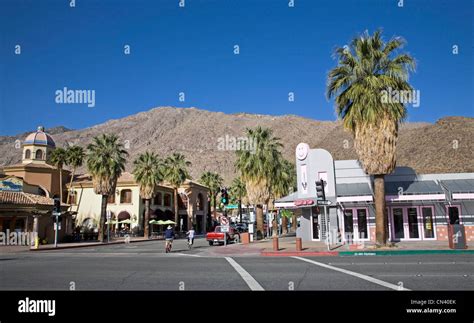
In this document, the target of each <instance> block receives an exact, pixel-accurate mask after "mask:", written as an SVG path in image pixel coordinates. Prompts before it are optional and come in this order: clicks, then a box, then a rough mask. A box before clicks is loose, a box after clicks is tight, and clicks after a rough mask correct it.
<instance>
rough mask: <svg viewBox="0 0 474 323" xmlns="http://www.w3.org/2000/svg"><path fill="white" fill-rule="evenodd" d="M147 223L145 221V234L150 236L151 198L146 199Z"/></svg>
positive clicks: (146, 236) (147, 236)
mask: <svg viewBox="0 0 474 323" xmlns="http://www.w3.org/2000/svg"><path fill="white" fill-rule="evenodd" d="M144 221H145V223H143V229H144V236H145V238H147V239H148V238H150V223H148V222H150V199H145V220H144Z"/></svg>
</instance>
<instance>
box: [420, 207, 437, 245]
mask: <svg viewBox="0 0 474 323" xmlns="http://www.w3.org/2000/svg"><path fill="white" fill-rule="evenodd" d="M421 215H422V216H423V232H424V237H425V238H426V239H431V238H434V228H433V225H434V223H433V209H432V208H430V207H422V208H421Z"/></svg>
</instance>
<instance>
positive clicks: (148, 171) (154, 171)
mask: <svg viewBox="0 0 474 323" xmlns="http://www.w3.org/2000/svg"><path fill="white" fill-rule="evenodd" d="M133 165H134V169H133V172H132V173H133V176H134V177H135V181H136V182H137V183H138V184H139V185H140V197H141V198H142V199H143V200H145V217H144V223H143V227H144V236H145V237H146V238H149V237H150V233H149V231H150V230H149V229H150V224H149V223H148V222H149V221H150V200H151V199H152V198H153V196H154V195H155V193H156V188H157V187H158V185H159V184H160V182H161V181H162V180H163V174H162V168H161V161H160V159H159V158H158V156H157V155H156V154H155V153H152V152H148V151H147V152H145V153H143V154H140V155H139V156H138V157H137V159H135V161H134V162H133Z"/></svg>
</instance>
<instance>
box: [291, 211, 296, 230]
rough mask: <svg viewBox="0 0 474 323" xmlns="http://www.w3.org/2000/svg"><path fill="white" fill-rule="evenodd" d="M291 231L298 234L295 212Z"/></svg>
mask: <svg viewBox="0 0 474 323" xmlns="http://www.w3.org/2000/svg"><path fill="white" fill-rule="evenodd" d="M291 230H292V231H293V232H296V214H295V213H294V212H293V215H292V216H291Z"/></svg>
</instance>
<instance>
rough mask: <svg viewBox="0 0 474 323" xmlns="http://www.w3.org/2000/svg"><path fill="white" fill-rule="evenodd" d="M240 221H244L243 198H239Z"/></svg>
mask: <svg viewBox="0 0 474 323" xmlns="http://www.w3.org/2000/svg"><path fill="white" fill-rule="evenodd" d="M239 218H240V219H239V222H240V223H242V198H241V197H240V199H239Z"/></svg>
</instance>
